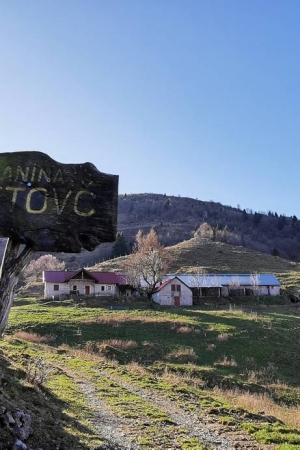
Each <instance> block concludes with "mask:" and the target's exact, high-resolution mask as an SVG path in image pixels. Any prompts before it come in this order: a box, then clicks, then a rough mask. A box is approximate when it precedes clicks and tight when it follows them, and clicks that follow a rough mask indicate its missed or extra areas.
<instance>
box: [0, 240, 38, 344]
mask: <svg viewBox="0 0 300 450" xmlns="http://www.w3.org/2000/svg"><path fill="white" fill-rule="evenodd" d="M19 250H20V243H19V242H17V241H16V240H14V239H8V240H7V244H6V248H5V251H4V255H3V260H2V265H1V270H0V272H1V273H0V275H1V278H0V336H2V334H3V332H4V329H5V327H6V325H7V321H8V315H9V312H10V308H11V306H12V302H13V298H14V289H15V287H16V284H17V283H18V280H19V276H20V274H21V272H22V270H23V269H24V268H25V267H26V265H27V264H28V263H29V261H30V260H31V258H32V256H33V254H34V250H32V248H31V247H28V246H26V247H24V249H23V250H22V252H21V253H20V254H19Z"/></svg>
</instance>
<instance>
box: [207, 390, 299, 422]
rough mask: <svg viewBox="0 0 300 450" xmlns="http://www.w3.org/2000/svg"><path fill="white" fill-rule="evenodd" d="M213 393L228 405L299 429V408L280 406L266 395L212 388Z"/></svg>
mask: <svg viewBox="0 0 300 450" xmlns="http://www.w3.org/2000/svg"><path fill="white" fill-rule="evenodd" d="M214 393H215V394H216V395H217V396H218V397H219V398H221V399H222V400H226V401H227V402H229V403H232V404H234V405H235V406H238V407H240V408H243V409H246V410H251V411H254V412H262V411H263V412H264V414H265V415H266V416H274V417H277V418H278V419H279V420H281V421H282V422H283V423H284V424H286V425H289V426H291V427H295V428H300V408H299V407H287V406H281V405H278V404H277V403H275V402H274V401H273V400H272V398H271V397H270V396H269V395H267V394H255V393H250V392H241V391H238V390H223V389H220V388H218V387H216V388H214Z"/></svg>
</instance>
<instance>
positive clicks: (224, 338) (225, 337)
mask: <svg viewBox="0 0 300 450" xmlns="http://www.w3.org/2000/svg"><path fill="white" fill-rule="evenodd" d="M228 339H229V334H228V333H220V334H219V335H218V337H217V341H219V342H226V341H228Z"/></svg>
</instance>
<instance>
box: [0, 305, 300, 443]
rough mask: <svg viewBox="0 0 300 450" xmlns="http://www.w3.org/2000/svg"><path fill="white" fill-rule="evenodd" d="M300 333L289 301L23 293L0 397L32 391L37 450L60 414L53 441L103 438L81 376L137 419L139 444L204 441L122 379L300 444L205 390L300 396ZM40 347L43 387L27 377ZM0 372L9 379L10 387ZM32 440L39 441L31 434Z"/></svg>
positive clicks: (118, 410) (258, 435)
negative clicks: (154, 301)
mask: <svg viewBox="0 0 300 450" xmlns="http://www.w3.org/2000/svg"><path fill="white" fill-rule="evenodd" d="M18 332H27V333H35V335H34V336H38V335H41V336H47V335H51V337H52V339H51V342H49V344H48V345H45V344H42V343H38V342H30V338H28V337H26V336H27V335H22V334H21V333H20V334H19V335H18ZM18 336H20V337H18ZM22 336H23V337H22ZM24 336H25V337H24ZM29 336H30V334H29ZM299 338H300V315H299V313H298V310H297V309H296V308H294V309H292V308H291V307H290V308H285V307H278V306H277V307H276V308H275V307H274V308H273V307H270V306H269V307H268V308H265V309H262V308H259V309H257V310H255V311H254V310H251V309H250V310H249V311H248V312H247V311H242V310H234V311H228V310H223V311H222V310H218V311H209V310H206V311H204V310H201V309H199V308H196V307H192V308H180V309H176V308H161V307H156V308H154V309H143V310H138V309H131V310H129V311H110V310H108V309H105V308H84V307H80V306H74V305H71V304H70V303H66V304H65V306H64V303H63V302H61V303H60V304H58V306H53V305H52V304H51V303H47V302H44V301H37V300H35V299H27V300H26V301H25V300H19V301H17V302H15V306H14V307H13V309H12V312H11V315H10V320H9V326H8V328H7V332H6V338H5V340H3V341H1V343H0V351H2V353H3V356H4V357H5V358H4V359H3V361H4V364H2V366H1V368H0V404H3V402H4V403H6V404H7V402H8V403H9V402H11V404H15V402H17V403H18V404H19V403H20V406H19V407H22V408H24V409H26V410H27V409H28V408H30V409H31V408H32V404H31V403H32V402H31V400H30V398H31V397H30V395H31V396H32V395H33V402H35V403H36V404H37V405H38V406H36V407H35V406H34V407H33V413H32V414H33V417H34V427H36V429H37V430H39V432H40V433H42V432H43V431H41V429H42V423H41V419H39V415H38V413H37V411H38V410H39V409H42V418H43V421H44V422H45V424H44V426H45V430H46V431H45V433H46V435H47V438H48V439H49V442H50V444H49V447H47V446H45V448H44V447H43V450H52V448H54V442H53V439H54V438H50V437H49V434H50V431H47V430H50V429H51V426H52V427H53V426H54V425H53V423H54V422H55V419H54V417H58V418H59V420H58V423H59V425H58V424H57V425H56V427H57V429H58V431H57V433H56V436H55V439H54V440H55V442H56V443H57V440H59V442H61V443H63V445H65V446H66V448H68V445H69V448H74V449H76V448H78V449H79V448H81V449H85V450H88V449H90V448H92V447H93V446H94V447H96V446H97V445H99V443H101V438H100V437H99V435H98V434H97V432H96V430H95V428H94V426H93V424H92V421H91V418H92V416H93V408H92V406H91V405H90V404H89V402H88V399H87V398H86V397H85V396H84V395H83V392H82V389H81V383H82V382H86V383H90V384H91V385H92V386H93V387H94V389H95V396H96V397H98V398H99V401H100V400H101V402H104V403H105V405H106V406H107V408H109V409H110V410H111V411H112V412H114V414H116V415H118V417H120V418H122V420H134V421H136V423H135V427H133V428H132V427H131V428H130V426H129V425H128V427H129V428H128V433H130V434H132V435H133V436H135V439H136V440H137V441H138V442H139V443H140V445H141V446H142V447H143V448H144V449H153V448H155V447H156V448H163V447H166V448H168V446H169V447H170V448H171V446H172V445H175V443H176V445H177V446H181V447H179V448H182V449H185V450H189V449H200V448H202V444H201V442H199V441H198V440H197V439H194V438H193V437H191V436H189V435H188V434H187V432H186V430H184V429H183V430H182V429H181V428H180V427H179V426H177V425H176V423H175V422H174V420H173V419H172V418H171V417H170V415H169V414H168V412H167V411H166V410H164V409H161V408H159V407H157V406H155V405H154V404H153V403H151V401H146V400H145V399H142V398H141V397H140V396H139V395H137V394H136V393H135V391H134V389H132V390H130V389H129V388H128V386H132V387H133V388H134V387H135V388H139V389H143V390H147V391H149V390H150V391H152V392H153V393H156V394H155V395H160V394H161V395H163V396H164V398H166V399H167V400H168V401H171V402H173V403H174V404H176V405H177V406H178V407H179V408H183V409H184V410H185V411H186V412H187V413H188V414H191V415H194V414H198V412H199V414H200V412H202V414H203V413H204V414H205V415H206V416H207V417H209V416H211V417H216V422H218V423H219V424H220V425H223V426H228V427H232V426H233V425H234V426H237V427H240V428H241V429H243V430H244V431H245V432H247V433H250V434H251V435H252V436H254V438H255V439H256V440H257V441H259V442H260V443H274V444H276V445H278V446H280V447H278V448H280V449H281V450H289V449H290V448H297V447H295V446H297V445H300V441H299V437H300V434H299V430H298V429H295V428H291V427H287V426H286V425H284V424H280V425H279V424H268V423H264V421H263V416H262V417H260V415H258V414H254V415H253V414H252V413H251V414H252V415H251V414H250V416H251V417H252V419H253V422H251V423H250V424H246V425H245V417H247V416H245V411H244V410H243V409H241V408H239V407H236V406H233V405H232V404H230V403H228V402H225V401H224V399H223V400H222V399H221V398H216V396H215V395H214V393H213V391H211V389H212V388H213V387H215V386H219V387H222V388H225V387H226V388H227V387H228V388H234V389H236V388H238V389H239V390H240V391H241V392H242V391H251V392H253V393H258V394H267V395H269V396H270V397H271V398H273V399H274V401H275V402H278V403H281V404H285V405H287V406H297V405H299V404H300V386H299V370H300V356H299V351H298V343H299ZM26 339H27V340H26ZM28 339H29V341H28ZM128 343H129V344H128ZM36 356H39V357H43V358H44V359H45V361H47V363H48V364H50V365H52V366H53V367H54V368H55V370H54V372H53V374H52V375H51V376H50V378H49V381H48V382H47V383H46V385H45V387H43V388H42V395H41V393H40V392H39V391H37V390H36V389H35V388H33V387H31V386H29V385H28V384H26V367H27V363H28V360H29V359H30V358H32V357H36ZM9 361H11V364H12V362H13V366H12V365H11V366H9ZM11 374H14V375H13V376H11ZM172 377H175V378H174V379H173V378H172ZM2 379H5V380H10V382H9V383H8V385H9V388H8V389H6V391H5V392H6V396H5V395H4V394H3V392H4V391H3V390H1V380H2ZM24 393H25V394H26V393H27V394H26V395H25V394H24ZM29 394H30V395H29ZM21 398H22V400H20V399H21ZM50 417H51V419H49V418H50ZM145 424H146V425H145ZM243 424H244V425H243ZM47 433H48V434H47ZM167 436H169V437H167ZM5 439H6V440H7V436H5ZM70 442H71V444H70ZM149 442H151V444H149ZM153 442H154V444H153ZM29 443H30V445H32V446H38V445H40V444H39V443H38V437H37V435H36V436H33V437H32V438H31V441H30V442H29ZM0 444H1V440H0ZM151 445H152V447H151ZM283 445H293V446H294V447H284V446H283ZM0 446H1V445H0ZM51 446H52V447H51Z"/></svg>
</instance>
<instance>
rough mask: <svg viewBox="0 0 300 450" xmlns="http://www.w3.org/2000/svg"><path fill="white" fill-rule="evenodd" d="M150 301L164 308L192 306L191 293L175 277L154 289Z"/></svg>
mask: <svg viewBox="0 0 300 450" xmlns="http://www.w3.org/2000/svg"><path fill="white" fill-rule="evenodd" d="M152 300H153V301H154V302H155V303H158V304H159V305H164V306H190V305H192V304H193V293H192V291H191V289H190V288H189V287H188V286H187V285H186V284H185V283H184V282H183V281H181V280H180V279H179V278H178V277H176V276H175V277H173V278H171V279H168V280H166V281H165V282H164V283H162V284H161V285H160V286H158V287H157V288H156V290H155V291H154V293H153V294H152Z"/></svg>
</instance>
